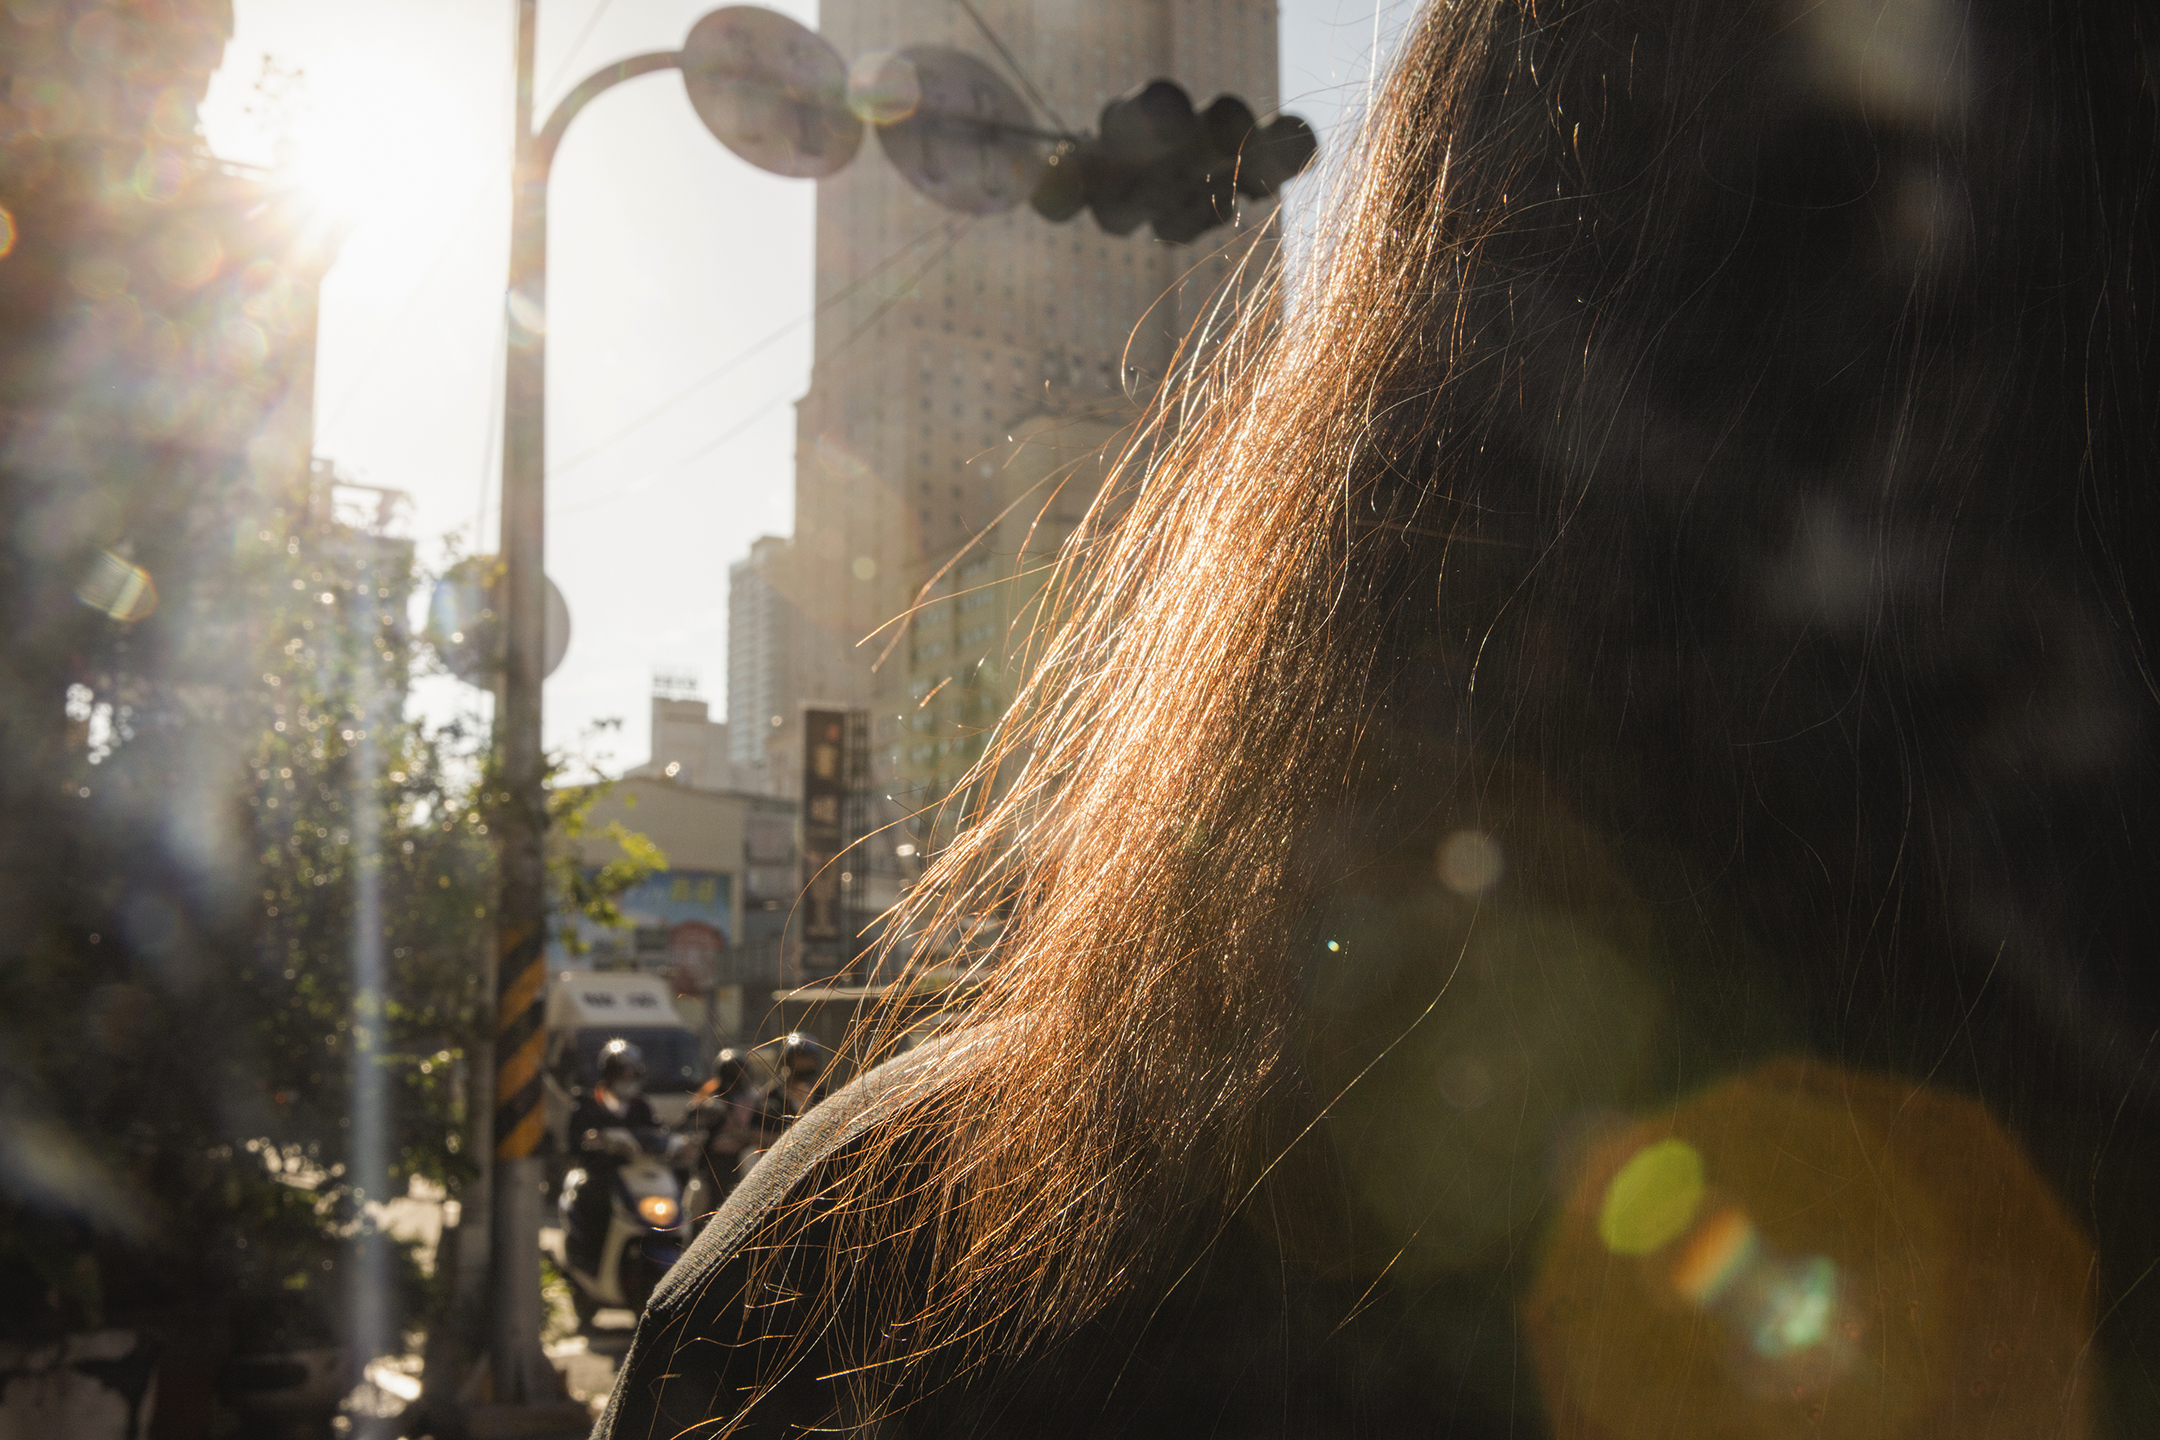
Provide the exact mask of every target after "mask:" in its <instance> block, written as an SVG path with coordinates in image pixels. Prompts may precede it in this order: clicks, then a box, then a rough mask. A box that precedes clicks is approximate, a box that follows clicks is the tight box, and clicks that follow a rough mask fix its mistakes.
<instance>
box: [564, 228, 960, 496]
mask: <svg viewBox="0 0 2160 1440" xmlns="http://www.w3.org/2000/svg"><path fill="white" fill-rule="evenodd" d="M973 225H974V217H973V216H963V217H961V218H960V219H959V220H957V221H947V222H945V226H946V236H945V243H944V244H942V245H940V246H939V247H938V248H937V249H936V250H935V251H933V252H932V253H931V254H930V255H929V257H928V258H927V259H925V260H924V261H923V263H922V264H921V266H919V267H918V268H917V269H916V270H915V272H914V273H913V274H912V275H910V276H909V277H908V279H909V281H910V283H912V282H913V281H915V280H919V279H921V278H922V276H923V275H924V274H925V273H927V272H928V271H929V269H930V267H931V266H933V265H935V264H937V262H938V261H940V260H942V259H944V258H945V256H946V255H948V254H950V253H951V251H952V248H953V246H954V245H956V244H958V243H959V241H960V239H961V237H962V236H963V235H965V234H966V233H967V232H968V231H969V230H970V229H971V228H973ZM902 298H904V296H903V295H895V296H892V297H891V298H889V299H887V300H885V301H884V302H883V303H881V304H880V305H879V306H878V307H877V308H876V309H875V310H873V311H871V312H870V314H869V315H868V316H867V317H865V318H864V320H863V322H862V323H861V324H859V325H857V326H856V327H855V328H854V329H853V330H850V331H849V332H848V333H847V334H846V335H845V336H843V337H842V338H841V339H840V340H839V342H838V343H837V344H835V345H834V346H833V348H832V349H831V350H830V351H828V352H827V353H826V355H825V356H824V358H823V359H822V360H820V361H819V362H818V364H820V365H823V364H827V363H829V362H831V361H832V360H834V359H837V358H838V357H839V356H840V355H842V354H844V353H846V351H847V350H848V349H849V347H851V346H852V345H854V343H855V342H856V341H857V340H859V339H861V338H862V336H863V335H865V334H866V333H868V332H869V330H870V328H871V327H872V326H873V325H875V324H876V323H877V322H878V321H880V320H882V319H884V318H885V316H886V315H887V314H889V313H891V311H892V308H893V307H894V306H895V305H897V304H899V303H900V301H901V299H902ZM830 303H832V302H828V304H830ZM788 398H789V397H788V396H787V395H786V394H780V395H776V396H774V397H773V398H772V399H770V400H768V401H766V402H765V403H764V404H763V405H761V406H759V407H758V408H757V409H755V410H753V411H751V412H750V413H749V414H748V415H745V416H744V417H743V418H742V419H740V420H738V421H736V422H735V423H734V424H733V425H730V426H729V427H728V428H727V429H726V430H723V431H722V432H721V433H720V434H718V435H715V436H714V437H712V438H711V439H710V440H707V441H705V442H704V443H703V444H701V445H699V446H698V448H697V449H695V450H692V451H690V452H689V453H688V454H685V455H680V456H677V457H676V458H675V459H673V460H670V461H668V462H666V463H665V464H662V465H657V466H654V467H653V468H652V469H650V470H647V471H646V472H645V473H644V474H643V475H640V476H639V477H638V478H637V479H635V480H633V481H631V482H630V483H629V484H627V485H624V486H621V487H620V488H618V489H615V490H610V491H606V492H604V493H602V494H599V495H594V496H591V497H590V498H588V499H586V500H583V501H580V502H579V503H577V504H575V505H572V506H569V507H566V508H564V509H562V510H551V511H550V512H549V513H550V514H551V515H557V516H561V517H564V518H567V517H569V516H572V515H582V514H584V513H586V512H587V511H590V510H595V509H598V508H599V507H600V506H602V505H606V504H611V503H613V502H614V501H617V500H623V499H627V498H629V497H630V496H632V495H636V494H641V493H643V492H644V491H645V490H647V489H650V488H651V487H652V485H653V484H655V483H656V482H657V481H658V480H659V479H660V478H661V477H663V476H667V475H671V474H673V473H674V472H676V471H679V470H681V469H682V468H683V467H684V466H687V465H690V464H693V463H695V462H696V461H699V460H702V459H704V458H705V457H706V456H707V455H710V454H711V453H712V452H713V451H715V450H717V449H719V448H720V447H721V446H722V445H725V444H726V443H727V442H728V441H730V440H733V439H734V438H735V437H736V436H738V435H740V434H742V433H743V432H744V431H745V430H748V429H749V428H750V427H751V426H752V425H753V424H755V423H756V422H757V421H759V420H761V419H763V418H764V417H765V416H766V415H768V414H770V413H772V411H774V410H776V409H778V408H779V407H780V406H781V405H783V404H785V403H787V401H788Z"/></svg>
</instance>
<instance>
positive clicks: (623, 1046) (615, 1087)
mask: <svg viewBox="0 0 2160 1440" xmlns="http://www.w3.org/2000/svg"><path fill="white" fill-rule="evenodd" d="M600 1083H601V1084H602V1085H603V1086H605V1087H606V1088H608V1089H610V1090H612V1091H614V1092H615V1093H616V1094H618V1095H624V1096H630V1095H635V1094H637V1093H638V1091H640V1090H642V1089H643V1088H644V1087H645V1052H644V1051H642V1050H640V1049H638V1047H637V1046H635V1045H633V1044H631V1043H630V1042H629V1041H628V1040H624V1039H622V1038H621V1037H619V1036H618V1037H617V1038H615V1039H613V1040H610V1041H608V1042H607V1044H605V1045H603V1046H601V1047H600Z"/></svg>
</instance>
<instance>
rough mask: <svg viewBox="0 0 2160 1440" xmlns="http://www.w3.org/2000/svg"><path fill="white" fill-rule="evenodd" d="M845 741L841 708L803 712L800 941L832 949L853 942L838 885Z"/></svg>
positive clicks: (843, 844)
mask: <svg viewBox="0 0 2160 1440" xmlns="http://www.w3.org/2000/svg"><path fill="white" fill-rule="evenodd" d="M847 741H848V714H847V712H846V711H845V710H805V711H803V775H802V807H803V808H802V885H803V892H802V937H803V943H804V944H806V945H812V946H820V947H830V948H831V949H832V950H834V951H838V950H840V949H841V948H842V947H843V943H844V942H845V941H846V940H848V939H851V938H852V937H851V936H850V935H849V934H848V929H849V927H848V925H847V923H846V916H845V915H844V913H843V911H844V908H845V907H844V905H843V903H842V901H843V897H842V895H841V887H840V868H841V867H840V852H841V851H843V850H845V849H846V848H847V842H848V835H847V809H848V803H847V800H848V772H849V769H850V767H849V765H848V763H847V762H848V754H847V749H848V745H847ZM835 958H836V959H837V960H840V961H844V960H845V958H846V957H845V956H837V955H836V957H835Z"/></svg>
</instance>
